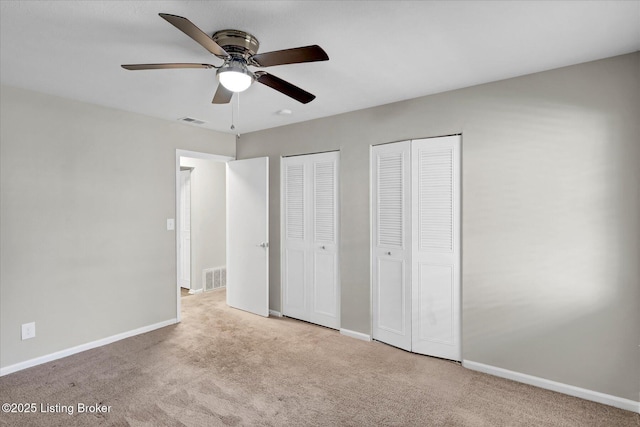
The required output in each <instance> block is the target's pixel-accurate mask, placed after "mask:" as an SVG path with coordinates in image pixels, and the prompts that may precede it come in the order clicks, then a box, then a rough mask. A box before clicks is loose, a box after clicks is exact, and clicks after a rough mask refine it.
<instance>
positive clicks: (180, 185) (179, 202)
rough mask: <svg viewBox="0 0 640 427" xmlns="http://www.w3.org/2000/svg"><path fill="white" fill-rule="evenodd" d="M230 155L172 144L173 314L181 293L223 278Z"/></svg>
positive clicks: (178, 313)
mask: <svg viewBox="0 0 640 427" xmlns="http://www.w3.org/2000/svg"><path fill="white" fill-rule="evenodd" d="M231 160H233V157H228V156H220V155H215V154H209V153H201V152H195V151H187V150H176V168H175V173H176V187H175V188H176V222H175V223H176V291H177V298H176V299H177V305H176V317H177V319H178V321H180V318H181V302H180V300H181V297H182V296H183V295H193V294H198V293H201V292H203V291H205V290H209V289H213V288H214V287H216V285H217V287H221V284H222V283H223V281H226V181H225V177H226V171H225V169H226V163H227V162H229V161H231Z"/></svg>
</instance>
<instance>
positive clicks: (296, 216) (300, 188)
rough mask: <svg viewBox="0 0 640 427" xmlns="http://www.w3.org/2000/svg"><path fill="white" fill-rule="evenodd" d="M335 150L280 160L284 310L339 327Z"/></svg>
mask: <svg viewBox="0 0 640 427" xmlns="http://www.w3.org/2000/svg"><path fill="white" fill-rule="evenodd" d="M338 161H339V153H338V152H331V153H321V154H310V155H304V156H294V157H286V158H283V159H282V163H281V168H282V172H281V174H282V183H283V185H282V195H283V199H282V212H283V222H282V229H283V233H282V242H283V245H282V247H283V250H282V297H283V298H282V300H283V307H282V310H283V314H284V315H285V316H289V317H294V318H297V319H301V320H305V321H308V322H312V323H317V324H319V325H323V326H327V327H330V328H336V329H337V328H339V327H340V276H339V264H338V237H339V229H338V188H339V187H338V166H339V164H338Z"/></svg>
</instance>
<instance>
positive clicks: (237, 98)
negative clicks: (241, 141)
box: [231, 92, 240, 138]
mask: <svg viewBox="0 0 640 427" xmlns="http://www.w3.org/2000/svg"><path fill="white" fill-rule="evenodd" d="M235 98H236V103H237V106H238V114H237V120H238V122H239V121H240V92H238V93H237V94H236V96H235ZM235 129H236V126H235V118H234V111H233V104H231V130H235ZM236 136H237V137H238V138H240V132H237V133H236Z"/></svg>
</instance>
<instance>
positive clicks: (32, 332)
mask: <svg viewBox="0 0 640 427" xmlns="http://www.w3.org/2000/svg"><path fill="white" fill-rule="evenodd" d="M35 336H36V322H31V323H25V324H23V325H22V339H23V340H28V339H29V338H35Z"/></svg>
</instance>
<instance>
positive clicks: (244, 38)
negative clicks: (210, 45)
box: [211, 30, 260, 62]
mask: <svg viewBox="0 0 640 427" xmlns="http://www.w3.org/2000/svg"><path fill="white" fill-rule="evenodd" d="M211 38H212V39H213V41H214V42H216V43H217V44H218V45H219V46H220V47H222V48H223V49H224V50H225V51H226V52H227V53H228V54H229V55H231V56H232V57H233V58H234V59H238V58H242V59H244V60H245V61H247V62H248V60H249V58H250V57H251V56H253V55H255V54H256V53H257V52H258V49H259V48H260V42H259V41H258V39H257V38H255V37H254V36H252V35H251V34H249V33H246V32H244V31H240V30H221V31H216V32H215V33H213V36H212V37H211ZM216 56H217V57H218V58H221V59H226V58H225V57H224V56H219V55H216Z"/></svg>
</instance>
